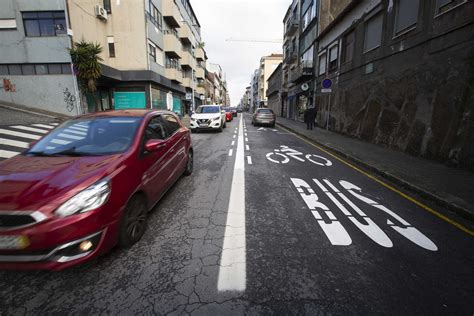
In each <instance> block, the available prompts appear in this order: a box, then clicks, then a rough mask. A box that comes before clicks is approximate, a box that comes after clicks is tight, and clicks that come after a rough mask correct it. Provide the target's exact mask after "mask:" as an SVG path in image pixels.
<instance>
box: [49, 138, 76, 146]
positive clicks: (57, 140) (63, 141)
mask: <svg viewBox="0 0 474 316" xmlns="http://www.w3.org/2000/svg"><path fill="white" fill-rule="evenodd" d="M51 143H53V144H58V145H67V144H70V143H71V142H70V141H67V140H62V139H57V138H55V139H53V140H51Z"/></svg>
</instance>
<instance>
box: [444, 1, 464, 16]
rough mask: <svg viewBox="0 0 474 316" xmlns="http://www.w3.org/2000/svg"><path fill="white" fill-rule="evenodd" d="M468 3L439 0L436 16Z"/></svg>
mask: <svg viewBox="0 0 474 316" xmlns="http://www.w3.org/2000/svg"><path fill="white" fill-rule="evenodd" d="M466 2H467V0H437V1H436V14H441V13H444V12H446V11H449V10H451V9H452V8H454V7H456V6H458V5H461V4H463V3H466Z"/></svg>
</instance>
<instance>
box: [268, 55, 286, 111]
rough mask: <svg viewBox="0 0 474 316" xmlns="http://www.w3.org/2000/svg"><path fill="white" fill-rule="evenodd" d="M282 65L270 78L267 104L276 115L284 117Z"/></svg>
mask: <svg viewBox="0 0 474 316" xmlns="http://www.w3.org/2000/svg"><path fill="white" fill-rule="evenodd" d="M282 65H283V64H282V63H280V64H279V65H278V67H277V68H276V69H275V71H274V72H273V73H272V74H271V75H270V77H269V78H268V80H267V81H268V89H267V102H268V108H270V109H272V110H273V112H275V114H276V115H279V116H282V99H281V92H280V91H281V84H282V73H283V72H282Z"/></svg>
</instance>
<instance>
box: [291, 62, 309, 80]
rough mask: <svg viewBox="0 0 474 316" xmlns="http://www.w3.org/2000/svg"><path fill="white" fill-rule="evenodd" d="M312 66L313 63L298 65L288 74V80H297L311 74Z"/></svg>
mask: <svg viewBox="0 0 474 316" xmlns="http://www.w3.org/2000/svg"><path fill="white" fill-rule="evenodd" d="M313 74H314V67H313V63H303V64H301V65H300V66H299V67H296V68H295V70H294V71H292V72H291V74H290V80H291V81H292V82H299V81H303V80H305V79H307V78H308V77H311V76H313Z"/></svg>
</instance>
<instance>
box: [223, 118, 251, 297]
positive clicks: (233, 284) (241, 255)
mask: <svg viewBox="0 0 474 316" xmlns="http://www.w3.org/2000/svg"><path fill="white" fill-rule="evenodd" d="M242 122H243V119H242V118H241V119H240V122H239V126H240V129H239V138H238V140H237V152H236V157H235V164H234V174H233V177H232V188H231V190H230V199H229V208H228V211H227V221H226V227H225V234H224V244H223V246H222V254H221V262H220V267H219V277H218V280H217V290H218V291H219V292H222V291H239V292H243V291H245V288H246V282H247V270H246V266H247V260H246V237H245V159H244V142H243V131H242Z"/></svg>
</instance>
